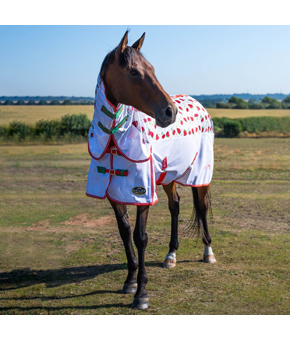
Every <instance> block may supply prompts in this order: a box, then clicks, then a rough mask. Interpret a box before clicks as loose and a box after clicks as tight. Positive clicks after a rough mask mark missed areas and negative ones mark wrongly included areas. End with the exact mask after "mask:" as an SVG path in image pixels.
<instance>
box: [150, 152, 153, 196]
mask: <svg viewBox="0 0 290 340" xmlns="http://www.w3.org/2000/svg"><path fill="white" fill-rule="evenodd" d="M150 170H151V201H153V198H154V177H153V176H154V174H153V161H152V146H151V148H150Z"/></svg>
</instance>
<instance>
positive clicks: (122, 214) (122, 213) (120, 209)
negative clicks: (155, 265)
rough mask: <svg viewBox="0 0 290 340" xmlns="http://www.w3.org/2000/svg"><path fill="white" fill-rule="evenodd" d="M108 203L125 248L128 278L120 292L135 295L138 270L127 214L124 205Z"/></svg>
mask: <svg viewBox="0 0 290 340" xmlns="http://www.w3.org/2000/svg"><path fill="white" fill-rule="evenodd" d="M110 203H111V206H112V207H113V209H114V212H115V215H116V219H117V223H118V228H119V232H120V236H121V238H122V241H123V244H124V247H125V252H126V256H127V263H128V276H127V279H126V281H125V283H124V286H123V289H122V290H121V293H123V294H133V293H136V291H137V280H136V271H137V268H138V263H137V259H136V256H135V252H134V248H133V243H132V236H131V228H130V223H129V219H128V216H129V215H128V212H127V207H126V205H123V204H119V203H115V202H113V201H111V200H110Z"/></svg>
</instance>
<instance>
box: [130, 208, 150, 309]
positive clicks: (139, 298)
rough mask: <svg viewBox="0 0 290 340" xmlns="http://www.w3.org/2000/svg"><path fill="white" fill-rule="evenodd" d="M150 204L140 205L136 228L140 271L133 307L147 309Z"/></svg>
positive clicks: (134, 236)
mask: <svg viewBox="0 0 290 340" xmlns="http://www.w3.org/2000/svg"><path fill="white" fill-rule="evenodd" d="M148 213H149V206H148V205H146V206H138V208H137V218H136V226H135V229H134V234H133V238H134V243H135V245H136V247H137V249H138V261H139V271H138V275H137V283H138V288H137V292H136V294H135V297H134V301H133V304H132V308H136V309H146V308H148V307H149V299H148V295H147V291H146V289H145V286H146V284H147V282H148V277H147V274H146V270H145V250H146V246H147V243H148V236H147V232H146V224H147V217H148Z"/></svg>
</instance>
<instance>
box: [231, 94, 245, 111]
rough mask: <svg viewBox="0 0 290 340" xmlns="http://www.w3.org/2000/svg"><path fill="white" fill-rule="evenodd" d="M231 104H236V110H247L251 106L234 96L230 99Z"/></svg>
mask: <svg viewBox="0 0 290 340" xmlns="http://www.w3.org/2000/svg"><path fill="white" fill-rule="evenodd" d="M229 103H231V104H235V106H234V107H233V108H234V109H247V108H248V106H249V105H248V103H247V102H245V101H244V100H243V99H242V98H238V97H234V96H232V97H231V98H230V99H229Z"/></svg>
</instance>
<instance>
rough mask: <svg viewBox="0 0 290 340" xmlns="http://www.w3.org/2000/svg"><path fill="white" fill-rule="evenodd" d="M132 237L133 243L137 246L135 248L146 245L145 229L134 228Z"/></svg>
mask: <svg viewBox="0 0 290 340" xmlns="http://www.w3.org/2000/svg"><path fill="white" fill-rule="evenodd" d="M133 239H134V243H135V245H136V247H137V249H140V248H145V247H146V246H147V243H148V235H147V232H146V231H143V232H142V231H140V230H139V231H136V229H135V230H134V234H133Z"/></svg>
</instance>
